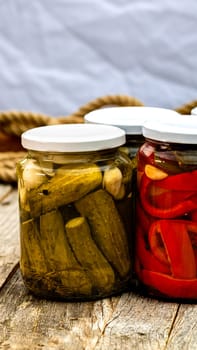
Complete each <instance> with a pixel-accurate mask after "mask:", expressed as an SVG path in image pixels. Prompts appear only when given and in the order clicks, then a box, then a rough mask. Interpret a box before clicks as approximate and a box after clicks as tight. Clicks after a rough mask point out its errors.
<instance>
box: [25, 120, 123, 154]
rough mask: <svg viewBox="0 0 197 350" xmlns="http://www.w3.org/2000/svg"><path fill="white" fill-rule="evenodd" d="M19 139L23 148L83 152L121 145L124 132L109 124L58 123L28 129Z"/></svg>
mask: <svg viewBox="0 0 197 350" xmlns="http://www.w3.org/2000/svg"><path fill="white" fill-rule="evenodd" d="M21 139H22V145H23V147H24V148H26V149H31V150H34V151H46V152H47V151H49V152H50V151H51V152H83V151H97V150H104V149H109V148H114V147H118V146H120V145H123V144H124V143H125V132H124V130H122V129H120V128H117V127H115V126H109V125H93V124H92V125H91V124H63V125H62V124H58V125H48V126H41V127H38V128H33V129H29V130H27V131H25V132H24V133H23V134H22V137H21Z"/></svg>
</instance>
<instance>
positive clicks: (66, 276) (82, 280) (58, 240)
mask: <svg viewBox="0 0 197 350" xmlns="http://www.w3.org/2000/svg"><path fill="white" fill-rule="evenodd" d="M40 236H41V237H42V249H43V251H44V254H45V258H46V261H47V265H48V271H51V273H53V278H54V277H56V278H57V279H58V281H59V279H60V281H59V282H57V283H56V287H55V285H54V286H53V287H54V288H60V287H61V288H63V289H64V290H65V292H66V291H68V292H69V293H72V291H73V292H74V293H75V292H78V294H90V295H91V289H92V284H91V282H90V280H89V278H88V276H87V274H86V272H85V271H84V270H83V269H82V267H81V266H80V265H79V263H78V262H77V260H76V258H75V256H74V254H73V252H72V250H71V248H70V246H69V243H68V239H67V237H66V234H65V229H64V222H63V218H62V216H61V214H60V212H59V211H58V210H57V211H52V212H49V213H47V214H44V215H41V217H40ZM58 285H60V286H59V287H58ZM82 287H83V288H82ZM81 288H82V289H81Z"/></svg>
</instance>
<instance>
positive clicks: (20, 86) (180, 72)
mask: <svg viewBox="0 0 197 350" xmlns="http://www.w3.org/2000/svg"><path fill="white" fill-rule="evenodd" d="M106 94H127V95H130V96H134V97H137V98H138V99H140V100H141V101H142V102H143V103H144V104H145V105H147V106H159V107H160V106H161V107H167V108H175V107H178V106H180V105H182V104H184V103H185V102H189V101H191V100H193V99H197V1H196V0H187V1H179V0H165V1H164V0H149V1H148V0H55V1H54V0H32V1H27V0H6V1H3V0H1V1H0V110H10V109H16V110H27V111H36V112H42V113H46V114H49V115H53V116H58V115H68V114H71V113H72V112H75V111H76V110H77V109H78V108H79V107H80V106H81V105H83V104H85V103H87V102H89V101H90V100H93V99H95V98H97V97H100V96H104V95H106Z"/></svg>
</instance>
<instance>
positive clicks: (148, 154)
mask: <svg viewBox="0 0 197 350" xmlns="http://www.w3.org/2000/svg"><path fill="white" fill-rule="evenodd" d="M143 135H144V137H145V139H146V141H145V143H144V144H143V145H142V146H141V148H140V150H139V153H138V167H137V184H138V192H137V218H136V237H135V238H136V245H135V272H136V275H137V278H138V281H139V291H141V292H143V293H146V294H148V295H150V296H155V297H159V298H167V299H172V300H174V299H176V300H178V299H181V300H193V299H194V300H196V299H197V120H196V121H195V120H194V119H193V120H192V118H189V117H180V118H179V122H178V123H175V122H173V121H172V122H168V121H166V122H151V121H149V122H148V121H147V122H146V123H145V124H144V126H143Z"/></svg>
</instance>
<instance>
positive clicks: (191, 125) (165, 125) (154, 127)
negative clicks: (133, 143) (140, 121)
mask: <svg viewBox="0 0 197 350" xmlns="http://www.w3.org/2000/svg"><path fill="white" fill-rule="evenodd" d="M142 133H143V135H144V137H145V138H149V139H152V140H157V141H161V142H173V143H181V144H183V143H185V144H196V145H197V118H196V119H195V118H192V117H190V115H187V116H184V115H180V116H179V117H175V118H172V119H171V120H170V119H166V120H165V121H146V122H145V124H144V126H143V128H142Z"/></svg>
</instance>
